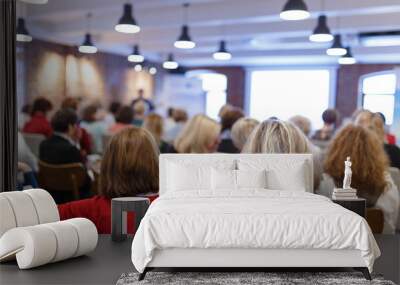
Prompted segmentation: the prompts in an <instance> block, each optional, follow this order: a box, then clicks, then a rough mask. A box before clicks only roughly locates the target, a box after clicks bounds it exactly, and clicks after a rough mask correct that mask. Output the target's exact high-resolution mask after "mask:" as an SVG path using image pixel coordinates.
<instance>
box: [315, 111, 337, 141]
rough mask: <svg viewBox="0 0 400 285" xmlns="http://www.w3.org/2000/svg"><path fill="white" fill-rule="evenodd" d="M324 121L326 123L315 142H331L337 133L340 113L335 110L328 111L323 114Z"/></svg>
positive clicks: (317, 134) (318, 131)
mask: <svg viewBox="0 0 400 285" xmlns="http://www.w3.org/2000/svg"><path fill="white" fill-rule="evenodd" d="M322 120H323V121H324V125H323V127H322V128H321V129H319V130H317V131H316V132H315V134H314V135H313V137H312V138H313V139H314V140H321V141H329V140H330V139H331V138H332V137H333V135H334V133H335V131H336V127H337V124H338V121H339V113H338V111H337V110H335V109H327V110H325V111H324V112H323V113H322Z"/></svg>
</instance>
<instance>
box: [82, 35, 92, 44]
mask: <svg viewBox="0 0 400 285" xmlns="http://www.w3.org/2000/svg"><path fill="white" fill-rule="evenodd" d="M82 45H83V46H94V45H93V42H92V35H91V34H89V33H87V34H86V35H85V39H84V41H83V43H82Z"/></svg>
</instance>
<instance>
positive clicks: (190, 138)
mask: <svg viewBox="0 0 400 285" xmlns="http://www.w3.org/2000/svg"><path fill="white" fill-rule="evenodd" d="M220 131H221V126H220V125H219V124H218V123H217V122H216V121H214V120H213V119H211V118H209V117H207V116H205V115H200V114H199V115H196V116H194V117H192V118H191V119H190V120H189V121H188V122H187V123H186V124H185V126H184V127H183V129H182V131H181V132H180V133H179V135H178V137H177V138H176V139H175V141H174V148H175V149H176V151H177V152H178V153H208V152H209V146H210V145H212V144H213V143H214V142H215V141H216V140H217V139H218V136H219V133H220Z"/></svg>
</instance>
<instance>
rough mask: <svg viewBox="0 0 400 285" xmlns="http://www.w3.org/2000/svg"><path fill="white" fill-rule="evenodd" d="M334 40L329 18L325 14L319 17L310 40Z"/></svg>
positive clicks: (319, 41)
mask: <svg viewBox="0 0 400 285" xmlns="http://www.w3.org/2000/svg"><path fill="white" fill-rule="evenodd" d="M332 40H333V36H332V34H331V31H330V29H329V27H328V24H327V18H326V16H325V15H320V16H319V17H318V24H317V26H316V27H315V29H314V31H313V34H312V35H310V41H312V42H318V43H321V42H330V41H332Z"/></svg>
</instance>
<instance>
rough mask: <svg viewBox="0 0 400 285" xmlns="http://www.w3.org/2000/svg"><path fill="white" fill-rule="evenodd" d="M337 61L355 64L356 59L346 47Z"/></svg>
mask: <svg viewBox="0 0 400 285" xmlns="http://www.w3.org/2000/svg"><path fill="white" fill-rule="evenodd" d="M338 61H339V63H340V64H355V63H356V62H357V61H356V59H355V58H354V57H353V54H352V52H351V48H350V47H347V48H346V54H345V55H343V56H342V57H339V60H338Z"/></svg>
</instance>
